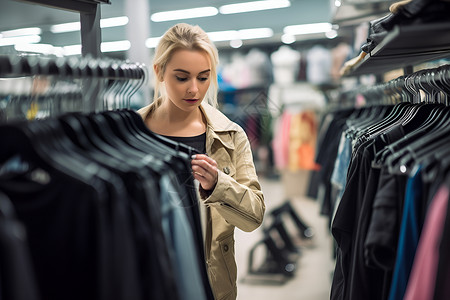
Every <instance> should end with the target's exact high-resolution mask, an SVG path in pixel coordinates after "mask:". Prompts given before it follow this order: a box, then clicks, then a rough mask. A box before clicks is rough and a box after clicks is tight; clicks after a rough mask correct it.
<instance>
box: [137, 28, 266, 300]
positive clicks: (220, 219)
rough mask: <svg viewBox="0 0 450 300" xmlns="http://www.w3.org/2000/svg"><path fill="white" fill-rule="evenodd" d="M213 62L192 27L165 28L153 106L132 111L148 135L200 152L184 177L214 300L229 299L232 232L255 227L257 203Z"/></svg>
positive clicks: (242, 139)
mask: <svg viewBox="0 0 450 300" xmlns="http://www.w3.org/2000/svg"><path fill="white" fill-rule="evenodd" d="M217 64H218V53H217V49H216V48H215V46H214V44H213V43H212V42H211V41H210V40H209V38H208V35H207V34H206V33H205V32H204V31H203V30H202V29H201V28H200V27H198V26H191V25H188V24H177V25H175V26H173V27H172V28H170V29H169V30H168V31H167V32H166V33H165V34H164V36H163V37H162V38H161V40H160V42H159V44H158V47H157V48H156V52H155V57H154V60H153V69H154V72H155V81H156V82H155V95H154V101H153V103H152V104H150V105H149V106H146V107H144V108H142V109H140V110H139V113H140V114H141V116H142V118H143V119H144V121H145V123H146V124H147V126H148V128H149V129H150V130H151V131H153V132H155V133H157V134H161V135H164V136H168V137H169V138H172V139H175V140H177V141H182V142H184V143H186V144H189V145H191V146H194V147H196V148H197V149H198V150H199V151H200V152H201V153H204V154H197V155H195V156H194V157H193V159H192V174H193V176H194V178H195V179H196V180H198V182H199V192H200V193H199V194H200V199H201V200H202V203H203V204H204V205H201V206H202V208H201V209H203V210H204V214H203V215H204V216H205V219H204V220H202V225H204V227H205V257H206V264H207V269H208V275H209V280H210V283H211V287H212V290H213V293H214V297H215V299H236V294H237V289H236V276H237V268H236V262H235V257H234V228H235V227H238V228H240V229H241V230H244V231H247V232H250V231H253V230H254V229H256V228H258V226H259V225H260V224H261V222H262V220H263V216H264V211H265V205H264V197H263V194H262V192H261V187H260V184H259V182H258V178H257V175H256V172H255V167H254V164H253V157H252V153H251V149H250V143H249V141H248V139H247V136H246V134H245V132H244V131H243V130H242V128H241V127H239V126H238V125H237V124H235V123H233V122H231V121H230V120H229V119H228V118H227V117H225V115H223V114H222V113H221V112H219V111H218V110H217V109H216V108H215V105H216V102H217ZM208 102H209V103H208Z"/></svg>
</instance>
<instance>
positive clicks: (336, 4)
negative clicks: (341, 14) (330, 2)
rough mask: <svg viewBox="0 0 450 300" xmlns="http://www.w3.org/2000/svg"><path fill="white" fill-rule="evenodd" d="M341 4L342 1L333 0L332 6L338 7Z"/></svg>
mask: <svg viewBox="0 0 450 300" xmlns="http://www.w3.org/2000/svg"><path fill="white" fill-rule="evenodd" d="M341 5H342V2H341V1H340V0H336V1H334V6H336V7H340V6H341Z"/></svg>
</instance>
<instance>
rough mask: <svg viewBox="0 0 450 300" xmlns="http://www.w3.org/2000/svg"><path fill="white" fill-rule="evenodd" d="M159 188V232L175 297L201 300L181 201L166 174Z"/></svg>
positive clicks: (199, 280) (195, 259) (197, 269)
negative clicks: (166, 251)
mask: <svg viewBox="0 0 450 300" xmlns="http://www.w3.org/2000/svg"><path fill="white" fill-rule="evenodd" d="M160 186H161V191H160V196H161V210H162V219H163V220H162V223H163V224H162V225H163V231H164V236H165V238H166V242H167V244H168V245H170V246H169V248H170V250H172V251H171V253H170V254H171V260H172V263H173V267H174V270H175V271H176V274H175V278H176V279H177V280H176V281H177V285H178V290H179V294H180V296H181V298H182V299H187V300H197V299H198V300H205V299H206V294H205V289H204V287H203V286H202V282H203V281H202V277H201V274H200V266H199V265H198V261H199V258H198V254H197V252H196V251H195V249H196V248H195V245H194V243H193V241H194V237H193V234H192V231H191V227H190V224H189V221H188V218H187V216H186V211H185V207H184V205H183V203H182V199H180V194H179V192H178V191H177V190H176V187H175V186H174V185H173V183H172V181H171V179H170V177H169V176H168V175H163V176H162V177H161V179H160Z"/></svg>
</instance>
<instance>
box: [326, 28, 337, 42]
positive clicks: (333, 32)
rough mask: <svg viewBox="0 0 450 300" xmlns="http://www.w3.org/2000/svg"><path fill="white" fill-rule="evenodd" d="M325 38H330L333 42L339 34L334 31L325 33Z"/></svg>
mask: <svg viewBox="0 0 450 300" xmlns="http://www.w3.org/2000/svg"><path fill="white" fill-rule="evenodd" d="M325 36H326V37H327V38H329V39H330V40H332V39H334V38H336V37H337V36H338V32H337V31H336V30H334V29H332V30H330V31H327V32H325Z"/></svg>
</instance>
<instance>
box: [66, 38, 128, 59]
mask: <svg viewBox="0 0 450 300" xmlns="http://www.w3.org/2000/svg"><path fill="white" fill-rule="evenodd" d="M62 48H63V53H64V55H66V56H69V55H80V54H81V45H71V46H65V47H62ZM130 48H131V42H130V41H128V40H124V41H115V42H103V43H101V45H100V51H101V52H117V51H127V50H129V49H130Z"/></svg>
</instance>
